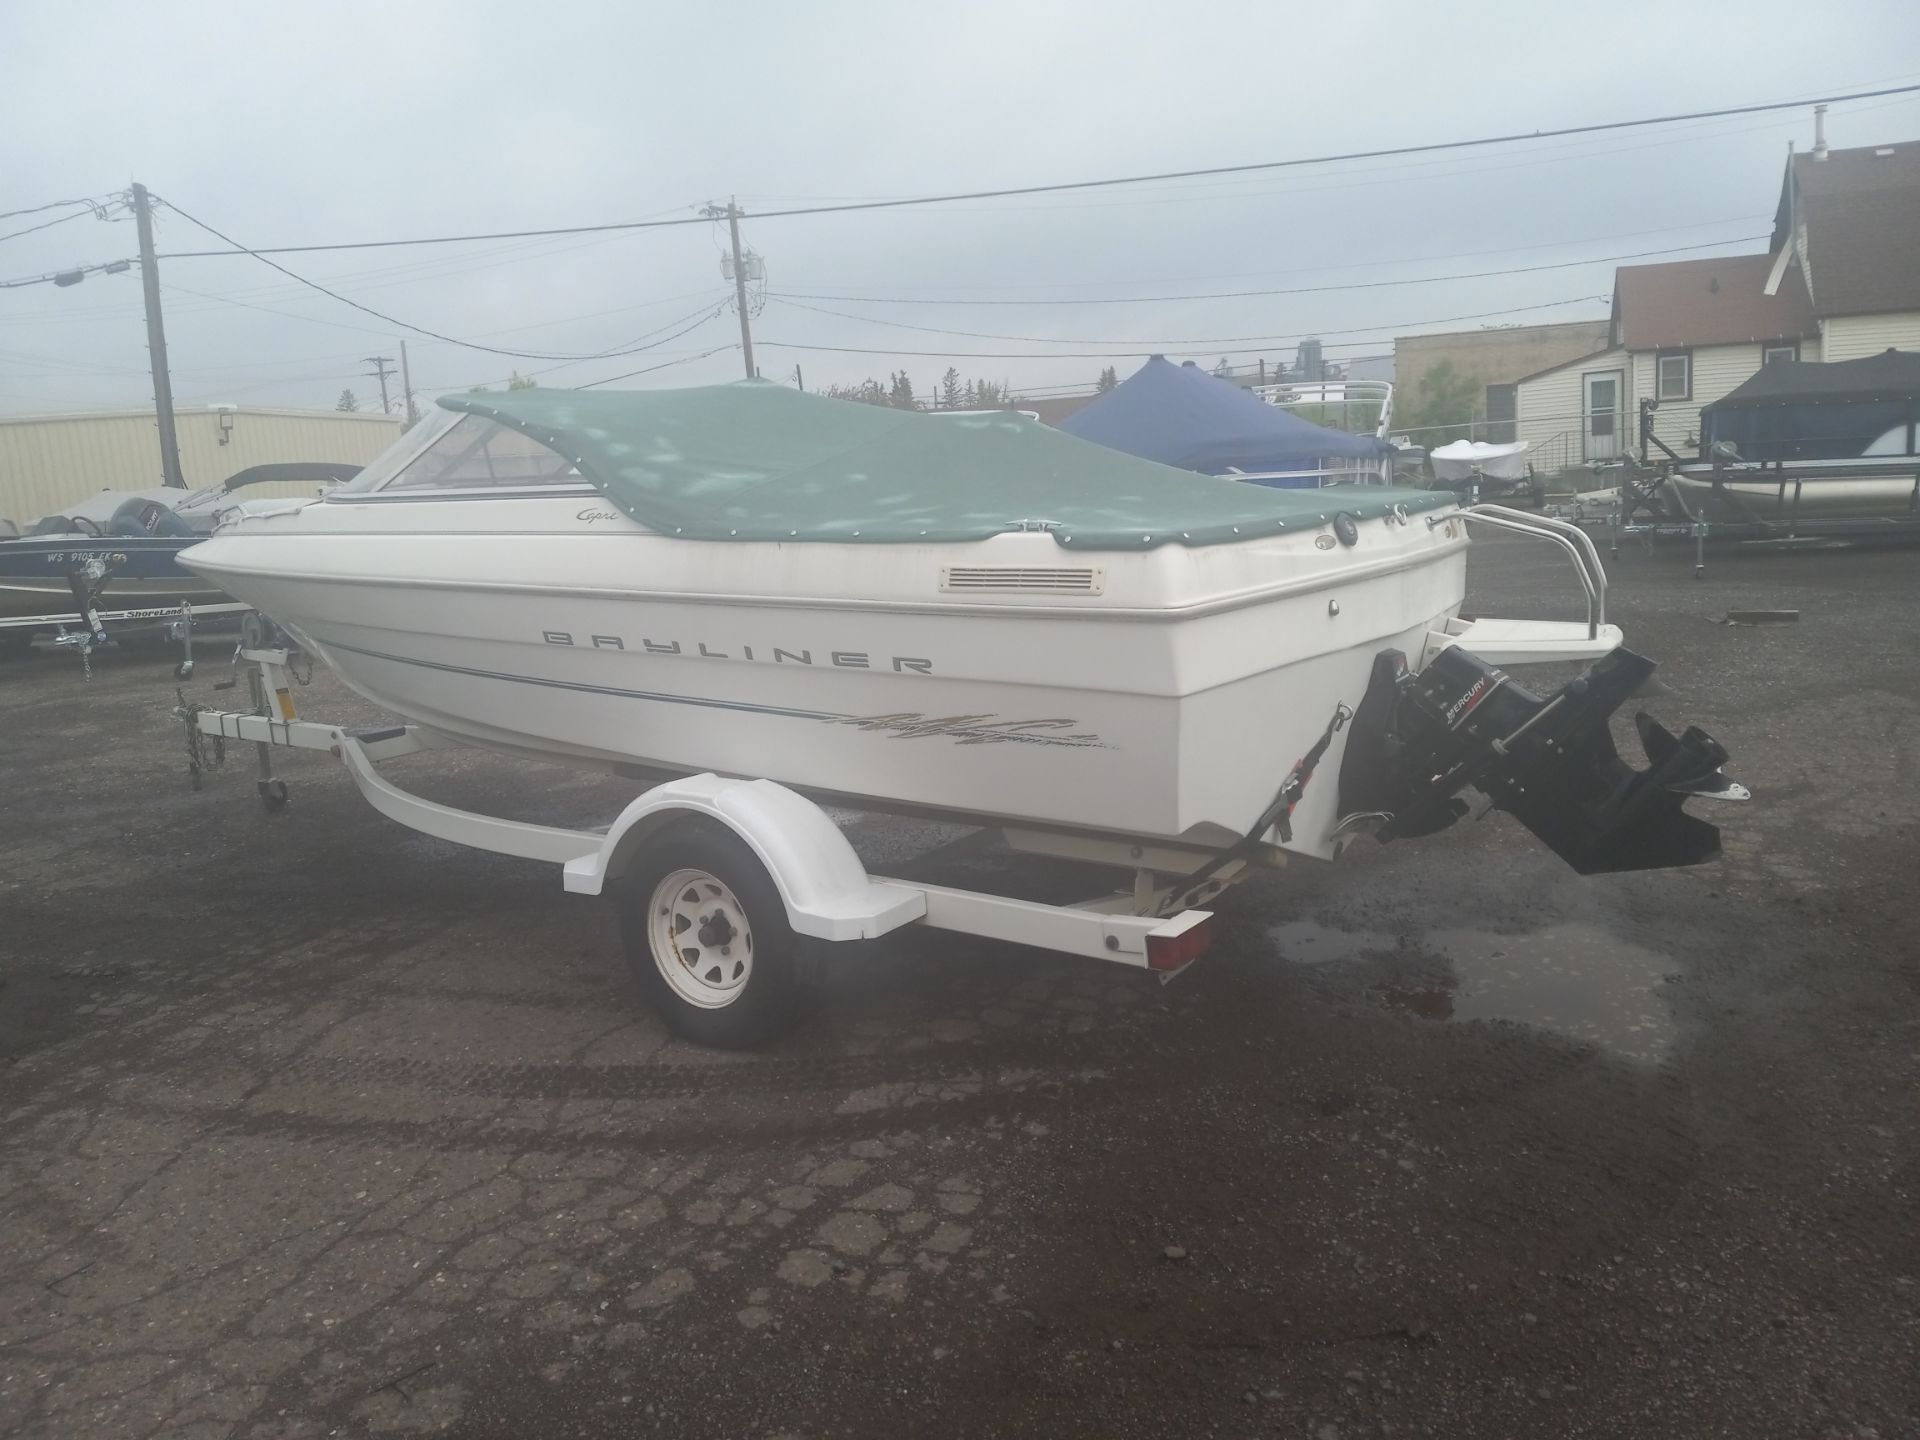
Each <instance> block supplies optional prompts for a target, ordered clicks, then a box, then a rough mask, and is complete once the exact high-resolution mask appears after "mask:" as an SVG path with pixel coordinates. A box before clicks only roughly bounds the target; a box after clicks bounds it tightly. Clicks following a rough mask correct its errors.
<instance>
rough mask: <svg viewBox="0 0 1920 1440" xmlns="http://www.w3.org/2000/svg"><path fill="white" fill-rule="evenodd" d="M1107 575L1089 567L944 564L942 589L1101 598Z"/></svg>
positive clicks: (950, 592)
mask: <svg viewBox="0 0 1920 1440" xmlns="http://www.w3.org/2000/svg"><path fill="white" fill-rule="evenodd" d="M1104 579H1105V575H1104V572H1102V571H1101V570H1098V569H1094V568H1087V567H1051V566H1049V567H1042V566H1034V565H943V566H942V567H941V568H940V589H941V590H942V591H943V592H944V593H946V594H949V595H951V594H956V593H961V592H967V593H973V594H980V593H990V594H1002V595H1041V594H1050V595H1098V594H1099V593H1100V589H1101V584H1102V582H1103V580H1104Z"/></svg>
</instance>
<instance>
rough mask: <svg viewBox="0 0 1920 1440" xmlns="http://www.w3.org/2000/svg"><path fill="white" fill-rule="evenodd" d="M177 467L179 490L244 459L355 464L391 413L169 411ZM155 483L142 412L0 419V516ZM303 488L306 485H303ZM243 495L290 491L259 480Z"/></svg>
mask: <svg viewBox="0 0 1920 1440" xmlns="http://www.w3.org/2000/svg"><path fill="white" fill-rule="evenodd" d="M175 428H176V430H177V431H178V432H179V437H180V468H181V471H182V473H183V474H184V475H185V476H186V481H187V485H188V487H189V488H194V487H198V486H201V485H212V484H215V483H217V482H219V481H221V480H224V479H226V478H227V477H228V476H229V475H232V474H235V473H237V472H238V471H241V470H245V469H248V468H249V467H251V466H254V465H264V464H267V463H269V462H275V461H288V460H325V461H331V462H334V463H337V464H348V465H364V464H366V463H367V462H368V461H369V460H371V459H373V457H374V456H376V455H378V454H379V453H380V452H381V451H382V450H384V449H386V448H387V446H388V445H389V444H391V443H392V442H393V440H394V439H395V437H397V436H398V435H399V434H400V432H401V430H402V428H403V421H402V418H401V417H400V416H398V415H380V414H371V415H364V414H354V413H348V412H344V411H339V410H264V409H252V408H248V407H245V406H221V407H219V408H218V409H209V410H181V411H179V412H178V413H177V414H176V415H175ZM162 483H164V481H163V477H162V475H161V471H160V439H159V433H158V427H157V423H156V421H155V419H154V414H153V411H152V410H150V409H149V410H114V411H102V412H95V413H91V414H81V415H21V416H6V417H0V518H5V519H11V520H14V521H18V522H25V521H28V520H32V519H36V518H38V517H39V516H41V515H48V514H52V513H54V512H56V511H59V510H61V509H62V508H64V507H65V506H68V505H71V504H73V503H74V502H75V501H77V500H82V499H84V498H86V497H87V496H88V495H91V494H93V493H94V492H95V491H98V490H143V489H146V488H147V487H149V486H154V485H160V484H162ZM304 488H305V489H310V488H311V487H304ZM248 493H250V494H256V495H272V494H299V493H303V487H300V486H274V485H264V486H262V487H261V488H260V489H259V490H257V491H250V492H248Z"/></svg>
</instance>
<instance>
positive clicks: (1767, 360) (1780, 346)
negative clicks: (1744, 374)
mask: <svg viewBox="0 0 1920 1440" xmlns="http://www.w3.org/2000/svg"><path fill="white" fill-rule="evenodd" d="M1799 358H1800V342H1799V341H1798V340H1780V341H1776V342H1775V343H1774V344H1772V345H1762V346H1761V347H1760V363H1761V364H1762V365H1771V364H1772V363H1773V362H1774V361H1776V360H1798V359H1799Z"/></svg>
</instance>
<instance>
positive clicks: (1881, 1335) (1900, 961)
mask: <svg viewBox="0 0 1920 1440" xmlns="http://www.w3.org/2000/svg"><path fill="white" fill-rule="evenodd" d="M1610 570H1611V573H1612V575H1613V579H1614V590H1613V594H1612V597H1611V602H1612V612H1611V618H1614V619H1616V620H1618V621H1619V622H1620V623H1621V624H1623V625H1624V626H1625V627H1626V630H1627V634H1628V641H1629V643H1630V644H1632V645H1634V646H1635V647H1636V648H1639V649H1641V650H1643V651H1645V652H1646V653H1648V654H1650V655H1653V656H1654V657H1655V658H1657V659H1659V660H1661V661H1662V662H1663V669H1662V678H1663V679H1664V680H1665V681H1666V682H1667V683H1668V685H1669V686H1670V688H1671V691H1672V693H1671V694H1669V695H1666V696H1662V697H1660V698H1659V699H1657V700H1656V701H1654V702H1652V704H1651V706H1650V708H1652V709H1654V710H1655V711H1656V713H1658V714H1660V715H1661V716H1662V718H1663V719H1665V720H1667V721H1668V722H1669V723H1670V724H1673V725H1675V726H1676V728H1677V726H1678V725H1680V724H1687V723H1692V724H1698V725H1701V726H1703V727H1704V728H1706V729H1707V730H1709V731H1710V732H1712V733H1713V734H1715V735H1716V736H1718V737H1719V738H1720V739H1722V740H1723V741H1724V742H1725V743H1726V745H1727V746H1728V748H1729V749H1730V750H1731V751H1732V752H1733V761H1732V764H1731V766H1730V769H1731V770H1732V772H1733V773H1734V775H1735V776H1736V778H1738V779H1740V780H1741V781H1743V782H1745V783H1746V784H1748V785H1749V786H1751V787H1752V789H1753V791H1754V792H1755V799H1754V801H1753V802H1752V803H1751V804H1750V805H1748V806H1746V807H1744V808H1739V809H1735V808H1731V807H1717V808H1709V807H1707V806H1704V805H1701V804H1699V803H1697V802H1696V804H1695V807H1694V808H1695V809H1696V811H1699V812H1700V813H1703V814H1706V815H1708V818H1711V819H1714V820H1716V821H1717V822H1719V823H1721V824H1722V826H1723V842H1724V846H1725V853H1724V855H1723V857H1722V858H1721V859H1720V860H1719V861H1717V862H1715V863H1714V864H1711V865H1708V866H1703V867H1700V868H1698V869H1693V870H1688V871H1677V872H1664V873H1657V874H1643V875H1624V876H1609V877H1599V878H1594V879H1581V878H1580V877H1577V876H1574V875H1572V874H1571V873H1569V872H1568V871H1567V870H1566V869H1565V867H1564V866H1562V865H1560V863H1559V862H1558V861H1557V860H1556V859H1554V857H1553V856H1552V855H1550V854H1548V853H1547V852H1545V851H1544V850H1542V849H1541V848H1540V847H1539V846H1538V845H1537V844H1535V843H1533V842H1532V840H1531V838H1530V837H1529V836H1527V835H1526V834H1525V832H1524V831H1522V830H1521V829H1520V827H1519V826H1517V825H1516V824H1515V823H1513V822H1512V821H1511V820H1510V819H1508V818H1507V817H1504V816H1500V815H1491V816H1487V817H1485V818H1483V819H1478V820H1470V821H1468V822H1465V823H1464V824H1463V825H1461V826H1459V827H1456V829H1455V830H1454V831H1452V832H1449V833H1447V834H1445V835H1442V836H1439V837H1435V838H1432V839H1428V840H1423V841H1417V842H1404V843H1400V844H1396V845H1393V846H1388V847H1375V846H1372V845H1371V844H1370V843H1369V844H1365V845H1362V846H1359V847H1356V848H1355V849H1354V850H1353V851H1352V852H1350V853H1349V854H1348V855H1347V856H1346V857H1345V858H1343V859H1342V860H1341V861H1340V862H1339V863H1338V864H1336V865H1332V866H1312V865H1306V864H1303V865H1298V866H1295V867H1292V868H1291V869H1289V870H1288V871H1287V872H1286V873H1284V874H1278V875H1270V876H1262V877H1260V878H1258V879H1256V880H1254V881H1252V882H1250V883H1249V884H1247V885H1245V886H1243V887H1241V888H1240V889H1238V890H1237V891H1235V892H1234V893H1233V894H1232V895H1231V896H1230V897H1229V898H1228V899H1227V900H1226V901H1225V902H1223V903H1222V904H1221V906H1220V907H1219V908H1220V919H1219V927H1220V939H1219V942H1218V944H1217V946H1216V949H1215V952H1214V953H1213V954H1212V955H1210V956H1209V957H1208V958H1207V959H1206V960H1204V961H1203V962H1201V964H1200V965H1199V966H1197V967H1196V968H1195V969H1194V970H1193V971H1192V972H1190V973H1189V974H1188V975H1186V976H1184V977H1183V978H1181V979H1180V980H1179V981H1178V982H1177V983H1175V984H1173V985H1171V986H1168V987H1164V988H1163V987H1160V986H1158V985H1157V984H1155V983H1154V982H1152V981H1151V980H1148V979H1146V978H1145V977H1142V976H1140V975H1138V974H1136V973H1134V972H1131V971H1124V970H1120V969H1118V968H1116V967H1106V966H1102V965H1100V964H1098V963H1095V962H1081V961H1074V960H1068V959H1062V958H1057V957H1052V956H1048V955H1043V954H1038V953H1035V952H1031V951H1026V950H1022V949H1019V948H1016V947H1010V946H1003V945H994V944H988V943H984V942H979V941H971V940H965V939H960V938H955V937H943V936H938V935H907V936H902V937H898V938H896V939H891V940H889V941H888V942H886V943H884V944H874V945H865V946H858V947H842V948H841V949H839V950H837V951H835V952H834V953H831V954H827V955H824V956H821V957H819V958H817V959H816V960H815V961H814V962H813V963H812V965H811V967H810V968H811V971H812V980H813V983H812V986H811V992H810V1003H809V1005H808V1008H807V1010H806V1013H805V1014H804V1016H803V1017H802V1018H801V1021H800V1023H799V1024H798V1026H797V1027H796V1028H795V1030H794V1031H793V1033H792V1034H791V1035H790V1036H788V1037H787V1038H786V1039H784V1040H782V1041H781V1042H779V1043H778V1044H776V1045H775V1046H773V1047H771V1048H770V1049H768V1050H766V1051H765V1052H762V1053H758V1054H752V1055H738V1054H719V1053H714V1052H709V1051H702V1050H699V1049H695V1048H692V1047H690V1046H687V1045H685V1044H683V1043H681V1042H678V1041H675V1040H673V1039H671V1038H669V1037H668V1036H667V1034H666V1033H665V1032H664V1030H663V1029H662V1027H661V1026H660V1025H659V1023H658V1022H657V1021H656V1020H655V1019H654V1018H653V1017H652V1016H651V1015H649V1014H648V1013H646V1012H645V1011H644V1010H643V1009H641V1008H639V1006H638V1005H637V1003H636V1002H635V1000H634V998H633V992H632V989H631V987H630V984H629V982H628V981H627V979H626V976H625V974H624V964H625V962H624V961H623V959H622V957H621V955H620V952H619V946H618V937H617V925H616V916H615V913H614V908H613V905H612V904H611V902H607V901H592V900H585V899H581V898H577V897H569V896H566V895H564V894H563V893H562V892H561V890H560V886H559V884H558V880H557V877H556V876H555V875H554V874H553V873H551V872H550V871H548V870H547V869H545V868H543V867H540V866H537V865H533V864H530V863H526V862H519V861H514V860H509V859H506V858H502V857H497V856H490V855H485V854H480V853H477V852H472V851H466V850H462V849H459V848H457V847H454V846H451V845H447V844H443V843H441V842H438V841H434V840H430V839H427V838H425V837H422V836H419V835H416V834H413V833H411V832H409V831H406V830H403V829H401V828H399V827H397V826H394V825H392V824H391V823H389V822H387V821H384V820H382V819H381V818H380V817H379V816H377V815H376V814H374V813H373V812H372V811H371V810H370V809H368V808H367V807H366V805H365V804H364V803H363V802H361V801H360V800H359V798H358V796H357V793H356V792H355V791H354V790H353V788H352V786H351V785H350V784H349V783H348V781H347V780H346V778H345V777H344V776H343V775H341V774H339V773H338V772H337V769H336V768H335V767H334V766H333V763H332V762H331V761H329V760H327V759H326V758H325V757H323V756H297V757H291V758H289V759H288V760H286V761H285V762H284V765H283V773H284V774H285V775H286V776H287V777H288V778H289V780H290V783H291V788H292V795H293V801H292V804H291V805H290V806H289V808H288V809H287V811H286V812H285V813H283V814H280V815H275V816H269V815H267V814H265V813H264V812H263V811H262V810H261V809H260V807H259V806H258V805H257V804H256V803H255V801H254V798H253V783H252V774H251V771H250V769H249V767H248V763H247V761H248V757H247V756H246V755H244V754H236V755H235V757H234V758H233V760H232V761H230V763H229V766H228V768H227V769H226V770H224V771H222V772H219V773H216V774H214V775H212V776H210V777H208V780H207V783H206V787H205V789H204V790H203V791H201V792H199V793H195V792H193V791H192V790H190V788H189V787H188V785H187V783H186V775H185V753H184V745H183V742H182V739H181V737H180V734H179V732H178V731H177V730H176V729H174V728H173V727H172V726H171V724H170V722H169V720H168V713H169V711H170V709H171V707H172V705H173V703H174V694H173V684H174V682H173V681H172V679H171V676H170V673H169V671H170V661H169V660H168V659H167V658H164V657H158V656H154V655H140V654H133V655H124V656H105V657H102V658H101V659H100V660H98V661H97V662H96V665H95V669H94V675H93V678H92V679H91V680H90V681H89V680H87V679H85V678H84V677H83V676H82V673H81V670H80V667H79V665H78V663H77V662H76V661H74V660H73V658H72V657H69V656H57V657H56V656H42V657H38V658H35V659H32V660H28V661H17V662H10V663H5V664H0V772H3V777H4V789H0V1434H4V1435H7V1436H36V1437H40V1436H44V1437H95V1436H116V1437H120V1436H207V1437H213V1436H229V1435H232V1436H244V1437H276V1440H297V1437H308V1436H316V1437H317V1436H325V1435H367V1434H398V1435H411V1434H440V1435H457V1436H486V1437H493V1436H499V1437H508V1436H512V1437H526V1436H547V1435H567V1436H602V1435H606V1436H612V1435H622V1436H626V1435H662V1436H689V1437H692V1436H715V1437H765V1440H775V1437H808V1440H812V1437H825V1436H829V1435H832V1436H843V1437H854V1436H889V1437H892V1436H903V1435H942V1436H945V1435H982V1436H985V1435H996V1436H1006V1435H1033V1436H1082V1435H1084V1436H1161V1435H1169V1436H1170V1435H1221V1436H1252V1435H1279V1436H1300V1437H1308V1440H1346V1437H1354V1436H1415V1435H1433V1436H1496V1437H1497V1436H1514V1437H1522V1436H1524V1437H1556V1436H1569V1437H1571V1436H1593V1437H1637V1436H1647V1437H1654V1436H1658V1437H1662V1440H1666V1437H1673V1436H1688V1437H1693V1436H1700V1437H1706V1436H1728V1437H1751V1436H1802V1435H1804V1436H1822V1437H1824V1436H1842V1437H1851V1440H1866V1437H1874V1436H1879V1437H1888V1440H1891V1437H1895V1436H1907V1435H1914V1434H1920V1210H1917V1208H1916V1206H1917V1202H1920V958H1917V957H1920V944H1916V942H1915V939H1914V934H1915V920H1916V917H1920V887H1917V886H1916V883H1915V875H1916V873H1920V870H1917V867H1916V863H1915V862H1916V859H1920V774H1917V767H1920V741H1917V740H1916V738H1915V736H1916V724H1915V717H1916V714H1917V713H1920V647H1917V646H1916V642H1915V638H1914V634H1915V632H1914V626H1915V623H1916V620H1920V604H1917V603H1916V602H1917V601H1920V552H1916V551H1910V550H1908V551H1903V550H1886V551H1814V552H1805V553H1794V554H1771V553H1751V552H1729V553H1724V554H1717V555H1715V556H1713V557H1712V558H1711V560H1710V566H1709V575H1708V577H1707V578H1706V579H1705V580H1704V581H1696V580H1695V579H1694V578H1693V577H1692V573H1691V556H1690V554H1689V553H1687V552H1685V551H1681V550H1668V549H1662V550H1659V551H1657V552H1644V551H1642V550H1641V549H1639V548H1638V547H1637V546H1636V547H1630V548H1629V549H1627V550H1626V551H1625V552H1624V553H1622V554H1621V555H1619V556H1618V557H1616V558H1613V559H1612V560H1611V561H1610ZM1571 584H1572V582H1571V576H1570V573H1569V572H1567V571H1566V570H1565V569H1564V568H1563V566H1562V565H1561V563H1560V562H1559V561H1558V560H1557V559H1556V558H1555V557H1554V556H1552V555H1549V554H1548V553H1547V552H1545V551H1544V550H1542V551H1539V552H1535V551H1534V550H1533V549H1532V548H1531V547H1527V546H1523V545H1518V544H1508V543H1494V544H1487V545H1482V546H1479V547H1477V548H1476V551H1475V555H1474V561H1473V566H1472V571H1471V592H1470V597H1469V608H1470V609H1471V610H1475V611H1479V612H1483V613H1505V614H1516V615H1558V616H1563V617H1566V618H1573V617H1575V616H1577V615H1578V614H1579V613H1580V609H1579V606H1578V604H1577V602H1576V601H1575V600H1574V598H1573V594H1572V588H1571ZM1741 609H1794V610H1798V611H1799V612H1800V613H1799V619H1798V620H1797V621H1796V622H1794V623H1790V624H1782V625H1777V626H1768V627H1753V626H1728V625H1724V624H1721V623H1717V622H1718V621H1719V619H1720V618H1721V617H1723V616H1724V615H1725V614H1726V613H1727V612H1728V611H1729V610H1741ZM217 678H219V676H218V674H217V673H216V672H215V669H214V667H212V666H210V665H208V664H206V663H205V662H204V661H203V665H202V671H201V676H200V677H199V678H198V679H197V680H196V681H195V683H194V684H193V685H192V686H191V687H190V689H191V691H192V693H193V694H194V695H195V697H196V698H199V699H201V700H203V701H207V702H218V701H219V700H221V699H222V698H223V697H221V696H219V695H216V694H215V693H213V692H212V690H211V683H212V682H213V681H214V680H216V679H217ZM300 699H301V702H302V704H303V707H304V708H305V709H306V710H307V712H308V713H310V714H314V715H318V716H322V717H324V718H327V719H347V720H371V719H374V718H376V717H375V716H374V715H373V713H372V712H371V711H369V710H368V709H367V707H366V706H365V705H364V704H363V703H362V702H360V701H358V700H357V699H355V698H354V697H352V696H351V695H350V694H348V693H346V692H345V691H343V690H342V689H341V688H340V687H339V686H338V685H337V684H335V683H333V682H332V681H331V679H330V678H329V677H328V676H326V675H325V674H324V673H322V674H320V675H317V676H315V677H314V681H313V684H312V685H311V686H310V687H308V688H307V689H305V690H303V691H302V692H301V694H300ZM1626 743H1631V742H1630V741H1628V742H1626ZM404 763H405V764H407V765H408V766H409V767H411V768H410V771H409V777H410V783H414V784H417V785H418V786H419V788H421V789H422V790H424V791H426V792H427V793H429V794H432V795H434V796H436V797H438V798H443V799H446V800H448V801H450V802H452V803H456V804H464V805H468V806H473V807H477V808H485V809H490V810H494V811H497V812H502V813H510V814H516V815H522V816H525V817H527V818H533V819H550V820H555V821H563V822H568V823H587V822H591V821H593V820H596V819H602V818H605V817H606V816H607V815H609V814H611V813H613V812H615V811H617V809H618V807H619V806H620V804H621V803H623V802H624V800H625V799H626V798H628V796H629V794H630V787H628V786H623V785H621V784H619V783H617V782H614V781H611V780H607V779H604V778H600V777H595V776H588V775H579V774H573V773H570V772H564V771H558V770H553V769H548V768H544V767H539V766H531V765H520V764H515V763H510V762H504V761H500V760H497V759H494V758H491V757H487V756H482V755H477V754H449V755H434V756H427V757H419V758H417V759H415V760H409V761H407V762H404ZM851 834H852V836H853V838H854V840H855V842H856V845H857V847H858V848H859V849H861V851H862V852H863V854H864V855H866V857H867V858H868V861H869V864H870V865H872V866H874V867H875V868H886V869H890V870H903V869H904V870H905V871H906V872H907V873H911V874H916V875H921V876H924V877H925V878H927V879H930V880H939V881H944V882H946V883H952V884H962V885H966V884H980V885H986V884H993V885H1000V886H1004V887H1008V888H1014V889H1019V890H1021V891H1023V892H1026V893H1032V894H1034V895H1037V896H1052V897H1055V898H1066V897H1068V896H1069V895H1071V894H1073V893H1075V890H1076V887H1080V888H1082V889H1084V888H1085V886H1086V885H1087V884H1088V883H1089V880H1090V877H1089V876H1088V875H1087V874H1086V873H1085V872H1083V871H1079V870H1076V869H1074V868H1073V867H1067V866H1058V865H1046V864H1039V863H1036V862H1034V861H1032V860H1030V859H1021V858H1019V857H1013V856H1009V855H1007V854H1006V853H1005V852H1004V851H1001V850H998V849H997V848H996V847H994V846H993V845H991V844H990V843H986V842H985V841H983V840H982V839H981V838H979V837H976V836H973V835H969V834H967V833H966V832H960V831H956V830H953V829H951V828H947V827H938V826H929V825H924V824H914V823H911V822H904V821H893V820H882V819H861V820H858V821H856V822H855V823H854V824H853V825H852V827H851Z"/></svg>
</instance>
